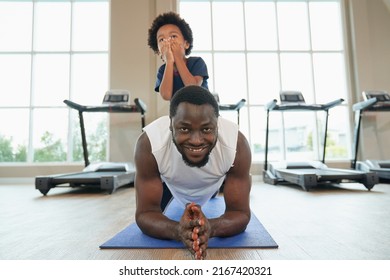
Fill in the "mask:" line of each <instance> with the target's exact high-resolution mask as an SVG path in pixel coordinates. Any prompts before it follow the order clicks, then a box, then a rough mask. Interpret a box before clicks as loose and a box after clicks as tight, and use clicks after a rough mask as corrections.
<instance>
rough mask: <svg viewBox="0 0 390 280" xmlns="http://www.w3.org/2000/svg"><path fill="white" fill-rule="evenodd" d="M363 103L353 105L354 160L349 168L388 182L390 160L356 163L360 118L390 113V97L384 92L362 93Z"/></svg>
mask: <svg viewBox="0 0 390 280" xmlns="http://www.w3.org/2000/svg"><path fill="white" fill-rule="evenodd" d="M362 94H363V99H364V100H363V101H361V102H358V103H356V104H354V105H353V107H352V109H353V110H354V111H355V129H354V153H355V154H354V158H353V160H352V162H351V167H352V168H353V169H356V170H362V171H366V172H367V171H372V172H375V173H377V174H378V177H379V179H382V180H390V160H375V159H367V160H365V161H357V156H358V148H359V136H360V126H361V122H362V117H363V115H364V113H365V112H390V95H389V94H388V93H387V92H386V91H363V92H362Z"/></svg>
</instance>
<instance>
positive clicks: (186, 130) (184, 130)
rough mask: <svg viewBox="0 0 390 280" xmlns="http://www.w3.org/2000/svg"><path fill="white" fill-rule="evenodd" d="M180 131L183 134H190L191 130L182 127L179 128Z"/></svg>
mask: <svg viewBox="0 0 390 280" xmlns="http://www.w3.org/2000/svg"><path fill="white" fill-rule="evenodd" d="M179 131H180V132H182V133H185V132H188V131H189V129H188V128H186V127H180V128H179Z"/></svg>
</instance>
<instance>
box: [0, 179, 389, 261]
mask: <svg viewBox="0 0 390 280" xmlns="http://www.w3.org/2000/svg"><path fill="white" fill-rule="evenodd" d="M251 207H252V211H253V212H254V213H255V214H256V216H257V217H258V218H259V220H260V221H261V222H262V224H263V225H264V226H265V228H266V229H267V230H268V232H269V233H270V234H271V236H272V237H273V238H274V240H275V241H276V242H277V243H278V245H279V248H278V249H262V250H256V249H209V250H208V259H210V260H224V259H229V260H235V259H241V260H244V259H250V260H255V259H265V260H280V259H281V260H312V259H314V260H389V259H390V246H389V244H390V185H388V184H379V185H376V186H374V188H373V189H372V190H371V191H367V190H366V189H365V188H364V187H363V186H362V185H360V184H351V183H348V184H342V185H341V186H338V187H331V186H327V187H317V188H316V189H313V190H311V191H310V192H305V191H303V190H302V189H300V188H299V187H292V186H272V185H267V184H264V183H262V182H261V181H257V182H256V181H255V182H254V185H253V187H252V192H251ZM134 210H135V198H134V188H133V187H122V188H120V189H118V190H117V191H116V192H114V193H113V194H111V195H109V194H106V193H104V192H101V191H100V190H93V189H71V188H56V189H52V190H51V191H50V192H49V193H48V195H47V196H43V195H41V193H40V192H39V191H37V190H35V187H34V186H33V185H0V259H1V260H36V259H38V260H52V259H55V260H95V259H97V260H104V259H112V260H120V259H124V260H130V259H138V260H158V259H163V260H170V259H176V260H188V259H192V257H191V255H190V254H189V252H188V251H187V250H185V249H142V250H141V249H115V250H111V249H110V250H107V249H104V250H101V249H99V245H101V244H102V243H104V242H105V241H107V240H108V239H110V238H111V237H113V236H114V235H115V234H116V233H118V232H119V231H120V230H122V229H123V228H125V227H126V226H128V225H129V224H130V223H132V222H134Z"/></svg>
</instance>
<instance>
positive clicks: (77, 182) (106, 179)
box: [35, 96, 146, 195]
mask: <svg viewBox="0 0 390 280" xmlns="http://www.w3.org/2000/svg"><path fill="white" fill-rule="evenodd" d="M110 98H113V97H112V96H111V97H110ZM114 99H116V100H115V102H116V101H117V100H118V96H114ZM64 103H65V104H66V105H67V106H68V107H70V108H72V109H75V110H77V111H78V113H79V119H80V130H81V140H82V147H83V153H84V154H83V156H84V164H85V168H84V169H83V171H82V172H77V173H67V174H54V175H47V176H37V177H36V178H35V188H36V189H38V190H39V191H40V192H41V193H42V194H43V195H46V194H47V193H48V192H49V191H50V189H52V188H55V187H72V188H75V187H95V188H96V187H100V189H102V190H105V191H107V192H108V193H109V194H112V193H113V192H114V191H115V190H116V189H117V188H119V187H121V186H124V185H128V184H131V183H133V182H134V177H135V166H134V165H133V164H132V163H115V162H99V163H94V164H91V163H90V162H89V159H88V156H89V155H88V148H87V140H86V135H85V127H84V117H83V113H84V112H107V113H140V114H141V126H142V128H143V127H144V126H145V113H146V105H145V103H144V102H143V101H142V100H140V99H138V98H135V99H134V103H135V104H123V103H119V102H118V103H114V102H113V103H106V104H104V103H105V102H104V103H103V104H102V105H100V106H83V105H80V104H77V103H75V102H72V101H70V100H64Z"/></svg>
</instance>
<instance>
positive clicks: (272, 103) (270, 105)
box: [265, 99, 278, 111]
mask: <svg viewBox="0 0 390 280" xmlns="http://www.w3.org/2000/svg"><path fill="white" fill-rule="evenodd" d="M277 103H278V101H277V100H276V99H274V100H272V101H270V102H268V103H267V104H265V109H266V110H267V111H272V110H273V109H274V108H275V107H276V106H277Z"/></svg>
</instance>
